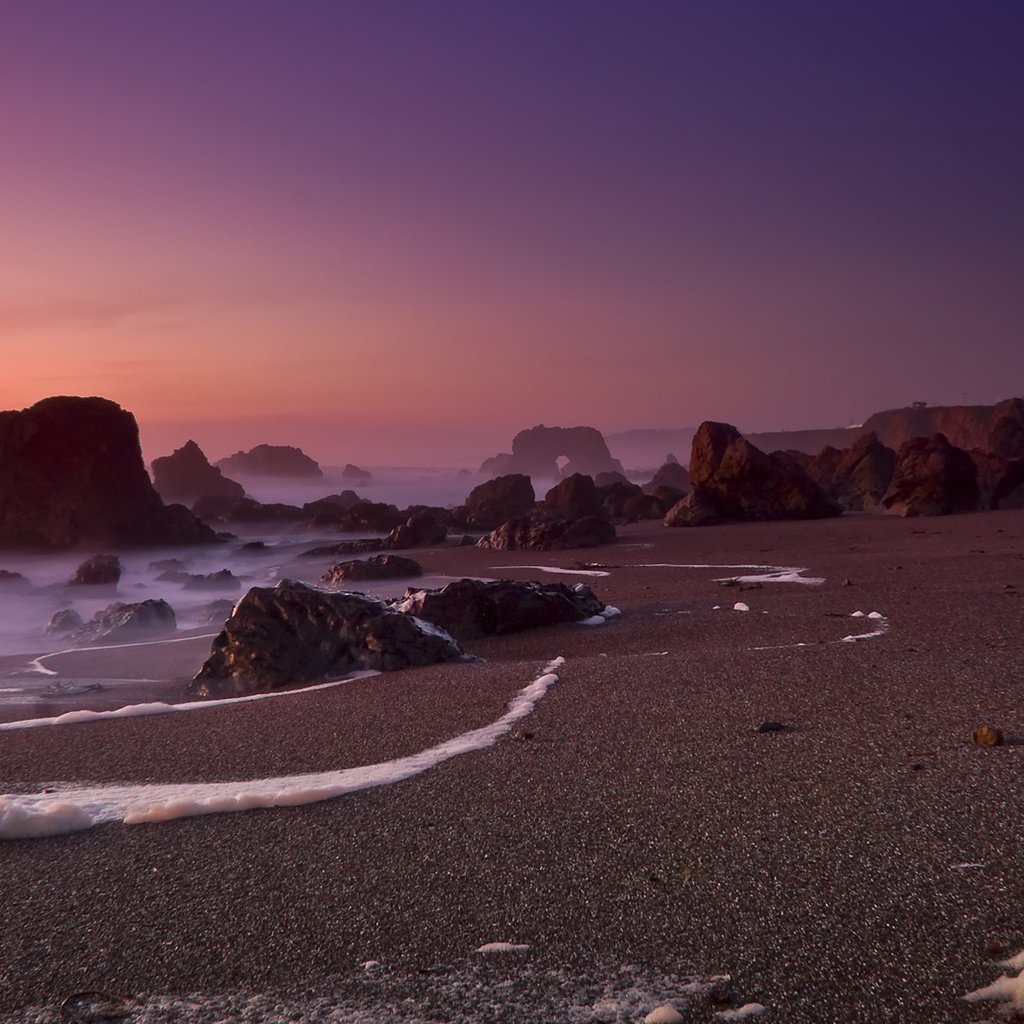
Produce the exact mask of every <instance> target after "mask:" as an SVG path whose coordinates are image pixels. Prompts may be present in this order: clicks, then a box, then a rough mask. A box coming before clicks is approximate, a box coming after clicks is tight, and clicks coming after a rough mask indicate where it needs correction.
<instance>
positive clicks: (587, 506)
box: [544, 473, 604, 519]
mask: <svg viewBox="0 0 1024 1024" xmlns="http://www.w3.org/2000/svg"><path fill="white" fill-rule="evenodd" d="M544 507H545V508H546V509H549V510H550V511H552V512H556V513H561V514H562V515H566V516H569V517H571V518H574V519H579V518H581V517H582V516H603V515H604V505H603V503H602V501H601V495H600V493H599V492H598V490H597V487H595V486H594V480H593V478H592V477H589V476H585V475H584V474H583V473H573V474H572V475H571V476H566V477H563V478H562V479H561V480H560V481H559V482H558V483H557V484H555V486H554V487H552V488H551V490H550V491H548V493H547V494H545V495H544Z"/></svg>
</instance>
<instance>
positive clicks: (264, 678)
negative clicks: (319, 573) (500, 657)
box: [189, 580, 462, 697]
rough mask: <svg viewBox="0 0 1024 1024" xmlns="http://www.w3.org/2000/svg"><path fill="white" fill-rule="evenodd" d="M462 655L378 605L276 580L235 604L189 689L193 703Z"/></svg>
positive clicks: (431, 629)
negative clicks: (201, 699)
mask: <svg viewBox="0 0 1024 1024" xmlns="http://www.w3.org/2000/svg"><path fill="white" fill-rule="evenodd" d="M461 657H462V649H461V648H460V647H459V645H458V643H456V641H455V640H454V639H452V637H450V636H449V635H448V634H447V633H445V632H443V631H442V630H440V629H438V628H437V627H436V626H432V625H430V624H429V623H425V622H420V621H417V620H416V619H414V618H413V617H411V616H409V615H404V614H403V613H402V612H399V611H395V610H394V609H392V608H388V607H387V606H385V605H384V604H383V603H382V602H380V601H375V600H373V599H372V598H369V597H365V596H363V595H362V594H353V593H346V592H342V593H331V592H328V591H324V590H320V589H318V588H316V587H312V586H309V585H307V584H305V583H299V582H297V581H295V580H282V581H281V582H280V583H278V584H277V586H276V587H253V588H252V589H251V590H250V591H249V592H248V593H247V594H246V595H245V596H244V597H243V598H242V599H241V600H240V601H239V602H238V603H237V604H236V605H235V607H234V610H233V611H232V613H231V617H230V618H229V619H228V620H227V622H225V623H224V629H223V630H222V631H221V632H220V634H219V635H218V636H217V638H216V639H215V640H214V642H213V650H212V652H211V654H210V657H209V658H207V660H206V663H205V664H204V665H203V667H202V668H201V669H200V670H199V672H198V674H197V675H196V677H195V679H194V680H193V681H192V683H191V684H190V685H189V690H190V692H191V693H193V694H194V695H196V696H199V697H219V696H230V695H239V694H246V693H258V692H264V691H267V690H273V689H278V688H280V687H285V686H294V685H298V684H301V683H312V682H319V681H321V680H323V679H328V678H334V677H337V676H341V675H344V674H346V673H348V672H352V671H355V670H357V669H377V670H381V671H391V670H393V669H401V668H409V667H411V666H415V665H430V664H434V663H436V662H443V661H454V660H455V659H457V658H461Z"/></svg>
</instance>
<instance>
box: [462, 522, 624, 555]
mask: <svg viewBox="0 0 1024 1024" xmlns="http://www.w3.org/2000/svg"><path fill="white" fill-rule="evenodd" d="M617 539H618V537H617V535H616V533H615V527H614V526H612V524H611V523H610V522H608V520H607V519H605V518H604V517H603V516H584V517H583V518H582V519H566V518H564V517H561V516H555V515H551V514H550V513H547V514H545V513H535V514H533V515H529V516H521V517H519V518H518V519H510V520H509V521H508V522H507V523H502V525H501V526H499V527H498V528H497V529H496V530H492V531H491V532H490V533H489V534H487V535H486V536H484V537H481V538H480V539H479V540H478V541H477V547H481V548H492V549H493V550H495V551H514V550H517V549H527V550H532V551H555V550H567V549H570V548H592V547H597V546H598V545H600V544H614V543H615V541H616V540H617Z"/></svg>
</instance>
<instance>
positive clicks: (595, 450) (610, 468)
mask: <svg viewBox="0 0 1024 1024" xmlns="http://www.w3.org/2000/svg"><path fill="white" fill-rule="evenodd" d="M563 457H564V458H566V459H567V460H568V462H567V463H566V465H565V466H564V467H563V468H562V469H561V470H560V469H559V466H558V460H559V459H560V458H563ZM622 472H623V469H622V464H621V463H620V462H619V461H618V459H613V458H612V455H611V452H610V451H608V445H607V444H606V442H605V439H604V436H603V435H602V434H601V431H599V430H596V429H595V428H594V427H545V426H543V425H542V426H539V427H531V428H530V429H529V430H521V431H520V432H519V433H518V434H516V436H515V437H514V438H513V439H512V454H511V455H508V456H504V455H499V456H495V457H494V458H493V459H488V460H487V461H486V462H485V463H484V464H483V465H482V466H481V467H480V473H481V475H483V474H493V473H503V474H507V473H523V474H525V475H526V476H530V477H543V478H545V479H549V480H558V479H559V478H561V477H562V476H571V475H572V474H573V473H584V474H586V475H587V476H591V477H593V476H595V475H596V474H598V473H622Z"/></svg>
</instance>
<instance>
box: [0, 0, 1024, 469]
mask: <svg viewBox="0 0 1024 1024" xmlns="http://www.w3.org/2000/svg"><path fill="white" fill-rule="evenodd" d="M0 17H2V22H0V25H2V31H0V96H2V98H3V101H2V103H0V140H2V159H0V197H2V198H0V201H2V204H3V207H2V210H3V218H2V229H0V252H2V260H0V339H2V340H0V346H2V353H3V357H4V360H3V370H4V372H3V374H2V376H0V408H21V407H23V406H26V405H29V404H31V403H33V402H35V401H37V400H38V399H40V398H42V397H44V396H46V395H51V394H99V395H104V396H106V397H109V398H112V399H114V400H115V401H118V402H120V403H121V404H122V405H124V406H125V407H127V408H129V409H131V410H132V411H133V412H134V413H135V414H136V416H137V417H138V419H139V421H140V424H141V427H142V436H143V443H144V445H145V447H146V454H147V456H148V457H153V456H155V455H160V454H164V453H166V452H167V451H169V450H170V449H171V448H172V447H177V446H178V445H180V444H182V443H184V441H185V440H186V439H187V438H188V437H190V436H191V437H195V439H196V440H197V441H199V443H200V444H201V445H203V447H204V448H205V449H206V450H207V452H208V453H209V454H210V455H211V457H214V458H217V457H220V456H222V455H224V454H227V453H229V452H231V451H234V450H236V449H238V448H241V447H250V446H252V445H254V444H257V443H259V442H264V441H266V442H271V443H277V444H300V445H302V446H303V447H304V448H306V450H308V451H309V452H310V453H311V454H313V455H314V456H315V457H317V458H319V459H320V460H321V461H323V462H326V463H344V462H347V461H356V462H358V461H363V462H369V463H371V464H372V463H375V462H376V463H380V462H392V463H400V464H410V463H427V462H441V463H445V464H461V463H463V462H466V461H467V460H469V459H471V457H475V456H477V455H478V454H482V455H486V454H489V453H493V452H494V451H497V450H498V449H505V450H507V448H508V444H509V441H510V439H511V437H512V435H513V434H514V433H515V432H516V431H517V430H518V429H520V428H522V427H527V426H532V425H534V424H536V423H541V422H543V423H546V424H548V425H564V426H572V425H576V424H590V425H593V426H597V427H599V428H601V429H602V430H604V431H606V432H614V431H618V430H622V429H626V428H629V427H685V426H691V425H694V424H696V423H699V422H700V421H701V420H703V419H708V418H713V419H722V420H727V421H730V422H733V423H735V424H736V425H737V426H739V427H740V428H741V429H744V430H750V431H753V430H773V429H787V428H800V427H827V426H835V425H838V424H845V423H849V422H850V421H851V420H861V419H863V418H865V417H866V416H868V415H869V414H870V413H872V412H874V411H877V410H879V409H883V408H891V407H895V406H902V405H907V404H909V403H910V402H911V401H914V400H926V401H929V402H931V403H936V404H943V403H956V402H960V401H961V399H962V396H963V395H964V394H966V396H967V399H968V401H969V402H991V401H995V400H998V399H1000V398H1003V397H1007V396H1009V395H1014V394H1016V395H1020V394H1022V393H1024V330H1022V326H1024V131H1022V129H1021V111H1022V110H1024V3H1020V2H1016V0H1015V2H984V3H974V2H966V0H965V2H962V3H947V2H942V0H934V2H921V3H917V2H891V0H889V2H885V3H861V2H856V3H854V2H843V3H820V2H817V0H808V2H789V0H786V2H783V0H778V2H768V3H760V2H753V0H750V2H733V0H714V2H710V0H709V2H697V0H695V2H686V0H671V2H644V0H637V2H626V0H621V2H618V3H605V2H597V0H595V2H584V0H578V2H560V0H545V2H539V3H528V2H512V0H508V2H503V3H495V2H488V0H467V2H449V0H416V2H380V3H376V2H370V0H359V2H355V0H353V2H345V0H330V2H328V0H324V2H321V0H277V2H265V0H237V2H228V0H163V2H153V0H122V2H107V0H89V2H85V0H73V2H60V0H40V2H28V0H0Z"/></svg>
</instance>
